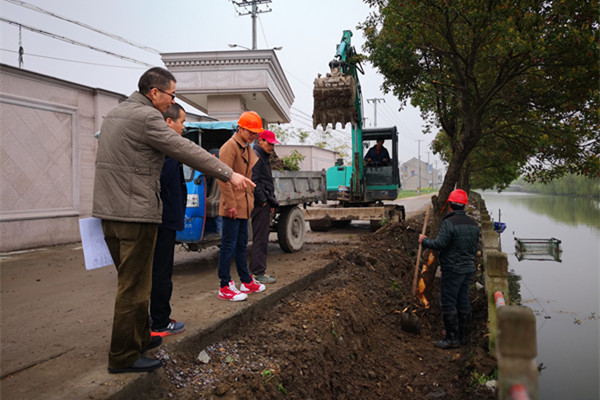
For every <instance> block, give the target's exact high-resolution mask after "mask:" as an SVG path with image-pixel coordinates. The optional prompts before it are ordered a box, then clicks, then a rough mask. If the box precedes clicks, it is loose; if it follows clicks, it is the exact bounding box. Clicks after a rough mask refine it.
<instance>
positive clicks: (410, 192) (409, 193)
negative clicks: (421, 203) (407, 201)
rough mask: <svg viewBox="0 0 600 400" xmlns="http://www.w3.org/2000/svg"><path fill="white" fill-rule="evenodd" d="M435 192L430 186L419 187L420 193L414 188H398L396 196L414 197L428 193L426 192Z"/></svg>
mask: <svg viewBox="0 0 600 400" xmlns="http://www.w3.org/2000/svg"><path fill="white" fill-rule="evenodd" d="M435 192H437V190H436V189H431V188H424V189H421V193H417V191H416V190H399V191H398V198H399V199H404V198H406V197H415V196H419V195H421V194H428V193H435Z"/></svg>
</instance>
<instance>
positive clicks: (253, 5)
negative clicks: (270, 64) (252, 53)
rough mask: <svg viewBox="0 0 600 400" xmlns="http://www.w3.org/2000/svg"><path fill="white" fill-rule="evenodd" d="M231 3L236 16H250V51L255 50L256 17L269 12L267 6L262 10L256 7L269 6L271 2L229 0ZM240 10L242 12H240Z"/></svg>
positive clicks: (266, 0) (262, 0) (265, 0)
mask: <svg viewBox="0 0 600 400" xmlns="http://www.w3.org/2000/svg"><path fill="white" fill-rule="evenodd" d="M231 2H232V3H233V5H234V6H236V11H237V13H238V15H252V50H256V15H257V14H260V13H265V12H270V11H271V9H270V8H269V6H268V5H267V6H266V9H264V10H259V9H258V6H259V5H262V4H269V3H270V2H271V0H237V1H236V0H231ZM240 8H243V10H244V11H243V12H242V11H240V10H239V9H240Z"/></svg>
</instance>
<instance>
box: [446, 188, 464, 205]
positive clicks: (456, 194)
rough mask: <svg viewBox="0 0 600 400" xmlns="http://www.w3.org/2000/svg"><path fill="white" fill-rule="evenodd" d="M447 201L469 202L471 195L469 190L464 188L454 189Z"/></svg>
mask: <svg viewBox="0 0 600 400" xmlns="http://www.w3.org/2000/svg"><path fill="white" fill-rule="evenodd" d="M446 203H457V204H465V205H466V204H468V203H469V197H468V196H467V192H465V191H464V190H462V189H456V190H453V191H452V192H451V193H450V196H448V200H446Z"/></svg>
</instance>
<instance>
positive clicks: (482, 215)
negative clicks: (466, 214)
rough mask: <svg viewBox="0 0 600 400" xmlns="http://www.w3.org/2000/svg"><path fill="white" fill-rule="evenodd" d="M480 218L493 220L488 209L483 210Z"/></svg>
mask: <svg viewBox="0 0 600 400" xmlns="http://www.w3.org/2000/svg"><path fill="white" fill-rule="evenodd" d="M479 218H480V220H481V222H483V221H491V218H490V214H489V213H488V212H487V210H482V211H481V213H480V214H479Z"/></svg>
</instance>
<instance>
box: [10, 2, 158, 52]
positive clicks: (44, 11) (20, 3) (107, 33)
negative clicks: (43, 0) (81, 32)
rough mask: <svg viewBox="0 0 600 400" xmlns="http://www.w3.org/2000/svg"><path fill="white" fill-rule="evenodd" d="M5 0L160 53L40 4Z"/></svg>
mask: <svg viewBox="0 0 600 400" xmlns="http://www.w3.org/2000/svg"><path fill="white" fill-rule="evenodd" d="M4 1H8V2H9V3H13V4H16V5H18V6H21V7H25V8H29V9H30V10H34V11H37V12H40V13H42V14H46V15H50V16H52V17H54V18H58V19H62V20H63V21H67V22H70V23H72V24H75V25H79V26H81V27H83V28H86V29H89V30H92V31H94V32H97V33H100V34H102V35H105V36H108V37H110V38H112V39H115V40H118V41H120V42H123V43H127V44H128V45H130V46H134V47H137V48H139V49H142V50H146V51H149V52H151V53H154V54H160V52H159V51H158V50H156V49H153V48H152V47H148V46H145V45H143V44H138V43H135V42H132V41H130V40H128V39H125V38H124V37H121V36H118V35H115V34H113V33H109V32H106V31H103V30H101V29H98V28H94V27H93V26H90V25H87V24H84V23H83V22H80V21H75V20H72V19H69V18H67V17H63V16H62V15H58V14H56V13H54V12H52V11H48V10H44V9H43V8H40V7H38V6H34V5H33V4H29V3H26V2H24V1H20V0H4Z"/></svg>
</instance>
